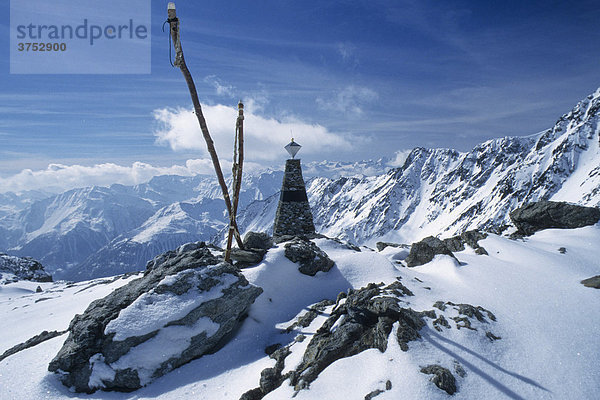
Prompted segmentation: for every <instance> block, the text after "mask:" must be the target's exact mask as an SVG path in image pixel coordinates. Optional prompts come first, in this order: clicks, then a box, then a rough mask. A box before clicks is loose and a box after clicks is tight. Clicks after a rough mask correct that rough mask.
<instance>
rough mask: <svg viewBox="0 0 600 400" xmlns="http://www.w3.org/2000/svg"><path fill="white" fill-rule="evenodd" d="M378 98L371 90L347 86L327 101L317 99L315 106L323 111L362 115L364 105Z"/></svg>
mask: <svg viewBox="0 0 600 400" xmlns="http://www.w3.org/2000/svg"><path fill="white" fill-rule="evenodd" d="M378 97H379V96H378V94H377V92H375V91H374V90H372V89H369V88H366V87H360V86H354V85H349V86H346V87H345V88H344V89H342V90H340V91H338V92H336V93H334V94H333V96H332V97H331V98H329V99H323V98H318V99H317V104H318V105H319V107H321V108H322V109H324V110H331V111H340V112H343V113H347V114H348V113H353V114H358V115H360V114H362V113H363V107H364V105H365V104H368V103H371V102H373V101H375V100H376V99H377V98H378Z"/></svg>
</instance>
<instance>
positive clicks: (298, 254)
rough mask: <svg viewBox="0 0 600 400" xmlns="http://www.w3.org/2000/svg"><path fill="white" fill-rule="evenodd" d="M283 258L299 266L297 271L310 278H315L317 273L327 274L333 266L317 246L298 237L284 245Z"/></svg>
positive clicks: (331, 261)
mask: <svg viewBox="0 0 600 400" xmlns="http://www.w3.org/2000/svg"><path fill="white" fill-rule="evenodd" d="M285 256H286V257H287V258H288V259H289V260H291V261H292V262H297V263H299V264H300V268H298V271H300V272H301V273H303V274H304V275H310V276H315V275H316V274H317V272H319V271H322V272H327V271H329V270H330V269H331V267H333V264H334V262H333V260H331V258H329V256H327V253H325V252H324V251H323V250H321V249H320V248H319V246H317V245H316V244H314V243H313V242H311V241H310V240H308V239H306V238H303V237H300V236H298V237H295V238H294V239H293V240H292V241H291V242H289V243H286V245H285Z"/></svg>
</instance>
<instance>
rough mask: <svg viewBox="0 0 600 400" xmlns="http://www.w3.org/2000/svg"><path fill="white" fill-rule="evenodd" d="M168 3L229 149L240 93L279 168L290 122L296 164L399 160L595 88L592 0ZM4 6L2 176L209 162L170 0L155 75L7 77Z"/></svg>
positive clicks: (491, 133) (252, 129)
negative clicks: (177, 50) (175, 56)
mask: <svg viewBox="0 0 600 400" xmlns="http://www.w3.org/2000/svg"><path fill="white" fill-rule="evenodd" d="M176 3H177V10H178V16H179V18H180V20H181V24H182V25H181V31H182V41H183V49H184V53H185V57H186V60H187V64H188V66H189V68H190V70H191V72H192V74H193V76H194V78H195V81H196V85H197V87H198V92H199V95H200V100H201V102H202V103H203V104H204V105H205V107H206V111H207V120H208V125H209V129H211V131H213V130H214V132H215V133H214V135H215V142H217V149H218V150H219V151H220V156H221V158H223V159H224V160H227V159H229V158H230V157H231V155H230V154H229V153H230V151H229V149H230V148H231V146H232V144H231V143H230V142H231V141H232V140H233V139H232V136H233V126H234V118H235V117H234V115H235V112H234V107H235V105H236V104H237V101H238V100H239V99H242V100H243V101H245V102H246V104H247V106H248V113H249V114H251V115H252V116H254V119H252V118H249V119H247V121H246V130H247V131H248V132H249V137H248V140H249V142H250V143H249V144H248V146H249V149H250V152H249V159H248V161H249V162H250V163H255V164H256V165H279V164H281V163H282V162H283V160H284V159H285V156H286V153H285V152H284V150H283V149H281V147H280V146H282V145H284V144H285V143H287V142H288V141H289V137H290V134H291V135H294V136H295V137H296V138H297V140H298V141H299V142H300V143H301V144H304V148H303V150H302V151H301V152H300V154H299V155H300V156H301V158H302V159H303V160H305V161H312V160H320V159H328V160H361V159H369V158H374V159H377V158H381V157H394V154H395V153H396V152H398V151H402V150H406V149H410V148H413V147H416V146H423V147H452V148H456V149H458V150H461V151H466V150H469V149H471V148H472V147H473V146H474V145H476V144H477V143H479V142H481V141H484V140H487V139H490V138H494V137H501V136H507V135H528V134H532V133H535V132H538V131H541V130H543V129H546V128H549V127H551V126H552V125H553V124H554V122H555V121H556V120H557V119H558V118H559V117H560V116H561V115H562V114H563V113H566V112H568V111H569V110H570V109H571V107H573V106H574V105H575V104H576V103H577V101H579V100H580V99H582V98H584V97H585V96H586V95H588V94H589V93H592V92H593V91H594V90H595V89H596V88H597V87H598V86H600V79H599V77H598V75H599V74H598V70H599V67H600V51H599V49H598V43H600V29H598V26H597V21H599V20H600V4H598V3H597V2H593V1H578V2H568V1H543V2H542V1H529V2H521V1H503V2H487V1H443V2H442V1H428V0H424V1H377V0H369V1H303V2H299V1H288V0H278V1H260V2H247V1H235V0H233V1H228V2H222V1H212V0H204V1H198V2H192V1H181V0H180V1H179V2H176ZM2 4H3V8H4V9H5V10H4V12H2V17H1V19H0V32H1V34H0V46H1V47H2V49H4V50H3V51H4V53H5V55H7V56H6V57H1V58H0V76H1V78H0V79H1V81H0V82H1V85H0V185H2V184H3V183H4V184H7V182H9V180H8V179H9V178H11V177H15V176H17V175H16V174H18V173H19V172H20V171H22V170H24V169H30V170H32V171H33V172H35V171H48V165H49V164H60V165H62V166H72V165H79V166H83V167H92V166H95V165H96V166H97V165H105V164H107V163H112V164H115V165H117V166H124V167H127V166H129V167H131V166H132V164H133V163H135V162H141V163H145V164H144V165H146V164H148V165H151V166H154V167H162V168H165V171H167V172H168V171H171V170H168V169H166V168H170V167H172V166H185V165H186V161H187V160H197V162H196V164H194V165H201V164H202V165H204V164H203V161H204V160H205V159H206V158H207V155H206V152H205V150H204V149H203V143H202V142H198V143H196V142H194V141H195V138H200V136H197V135H199V131H198V130H197V128H196V127H195V126H194V119H193V118H192V119H190V118H189V114H190V111H189V109H190V108H191V102H190V99H189V94H188V91H187V87H186V85H185V82H184V80H183V78H182V76H181V73H180V71H179V70H177V69H175V68H172V67H171V65H170V64H169V58H168V57H169V55H168V36H167V34H166V33H163V32H162V31H161V26H162V23H163V21H164V20H165V18H166V4H167V2H166V1H156V0H153V1H152V65H151V67H152V73H151V74H149V75H85V74H81V75H11V74H9V57H8V53H9V46H10V43H9V20H8V9H9V1H7V0H2ZM232 113H233V114H232ZM232 116H233V117H232ZM210 117H212V120H211V119H210ZM251 123H254V126H252V125H251ZM229 126H231V129H229ZM211 127H214V128H211ZM290 130H291V131H292V132H291V133H290V132H289V131H290ZM253 138H254V139H255V142H254V144H252V140H254V139H253ZM199 140H201V139H199ZM192 142H193V143H192ZM190 143H192V144H190ZM253 146H254V147H253ZM112 164H111V165H112ZM113 167H114V165H113ZM59 168H62V167H57V166H56V165H53V166H52V167H51V168H50V169H51V170H52V169H54V170H55V169H59ZM188 169H189V163H188ZM22 175H23V174H21V175H20V176H22ZM30 175H31V174H30ZM10 182H13V183H14V181H10ZM0 191H2V188H0Z"/></svg>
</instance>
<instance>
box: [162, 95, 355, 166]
mask: <svg viewBox="0 0 600 400" xmlns="http://www.w3.org/2000/svg"><path fill="white" fill-rule="evenodd" d="M203 114H204V116H205V118H206V121H207V125H208V129H209V131H210V134H211V136H212V138H213V140H214V143H215V147H216V149H217V153H218V154H219V157H227V158H231V154H232V153H233V140H234V134H235V121H236V118H237V110H236V109H235V108H233V107H227V106H224V105H220V104H219V105H214V106H203ZM154 118H155V119H156V121H157V122H158V125H159V127H158V129H157V130H156V131H155V132H154V134H155V135H156V138H157V139H156V141H157V143H159V144H163V145H168V146H170V147H171V148H172V149H173V150H175V151H179V150H197V151H199V152H200V153H201V154H202V156H203V157H208V152H207V151H206V143H205V141H204V138H203V136H202V132H201V130H200V127H199V125H198V120H197V118H196V115H195V114H194V113H193V112H192V110H191V109H186V108H177V109H172V108H163V109H158V110H155V111H154ZM244 118H245V119H244V138H245V140H244V144H245V156H246V158H247V159H248V160H249V161H254V162H261V161H271V160H278V159H281V158H282V156H283V157H284V156H285V155H286V154H285V151H284V150H283V146H285V145H286V144H287V143H288V142H289V141H290V136H291V135H293V137H294V139H295V140H296V141H297V142H298V143H300V144H301V145H302V146H303V147H304V149H303V150H304V151H303V153H304V154H307V153H309V154H311V156H314V155H318V154H332V153H333V154H335V153H339V152H340V151H348V150H351V149H352V145H351V143H350V141H349V140H347V139H346V138H344V137H342V136H341V135H340V134H337V133H333V132H330V131H329V130H327V128H325V127H324V126H322V125H318V124H307V123H305V122H302V121H300V120H299V119H297V118H294V117H288V118H286V119H285V120H284V121H280V120H276V119H274V118H265V117H262V116H259V115H256V114H254V113H252V112H246V113H245V115H244Z"/></svg>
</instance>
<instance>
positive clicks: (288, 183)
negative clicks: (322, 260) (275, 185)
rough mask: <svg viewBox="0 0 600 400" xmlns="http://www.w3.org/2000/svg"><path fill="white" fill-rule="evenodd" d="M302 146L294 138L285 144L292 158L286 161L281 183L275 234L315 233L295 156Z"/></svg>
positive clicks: (299, 167) (298, 162)
mask: <svg viewBox="0 0 600 400" xmlns="http://www.w3.org/2000/svg"><path fill="white" fill-rule="evenodd" d="M300 147H302V146H300V145H299V144H298V143H296V142H294V139H293V138H292V141H291V142H290V143H289V144H288V145H287V146H285V149H286V150H287V151H288V153H289V154H290V156H292V158H291V159H288V160H287V161H286V162H285V173H284V175H283V184H282V185H281V194H280V195H279V205H278V206H277V213H276V214H275V225H274V227H273V236H282V235H306V234H311V233H315V224H314V222H313V216H312V212H311V211H310V205H309V204H308V197H307V196H306V186H305V185H304V179H303V178H302V167H301V166H300V159H296V158H295V156H296V153H298V151H299V150H300Z"/></svg>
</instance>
